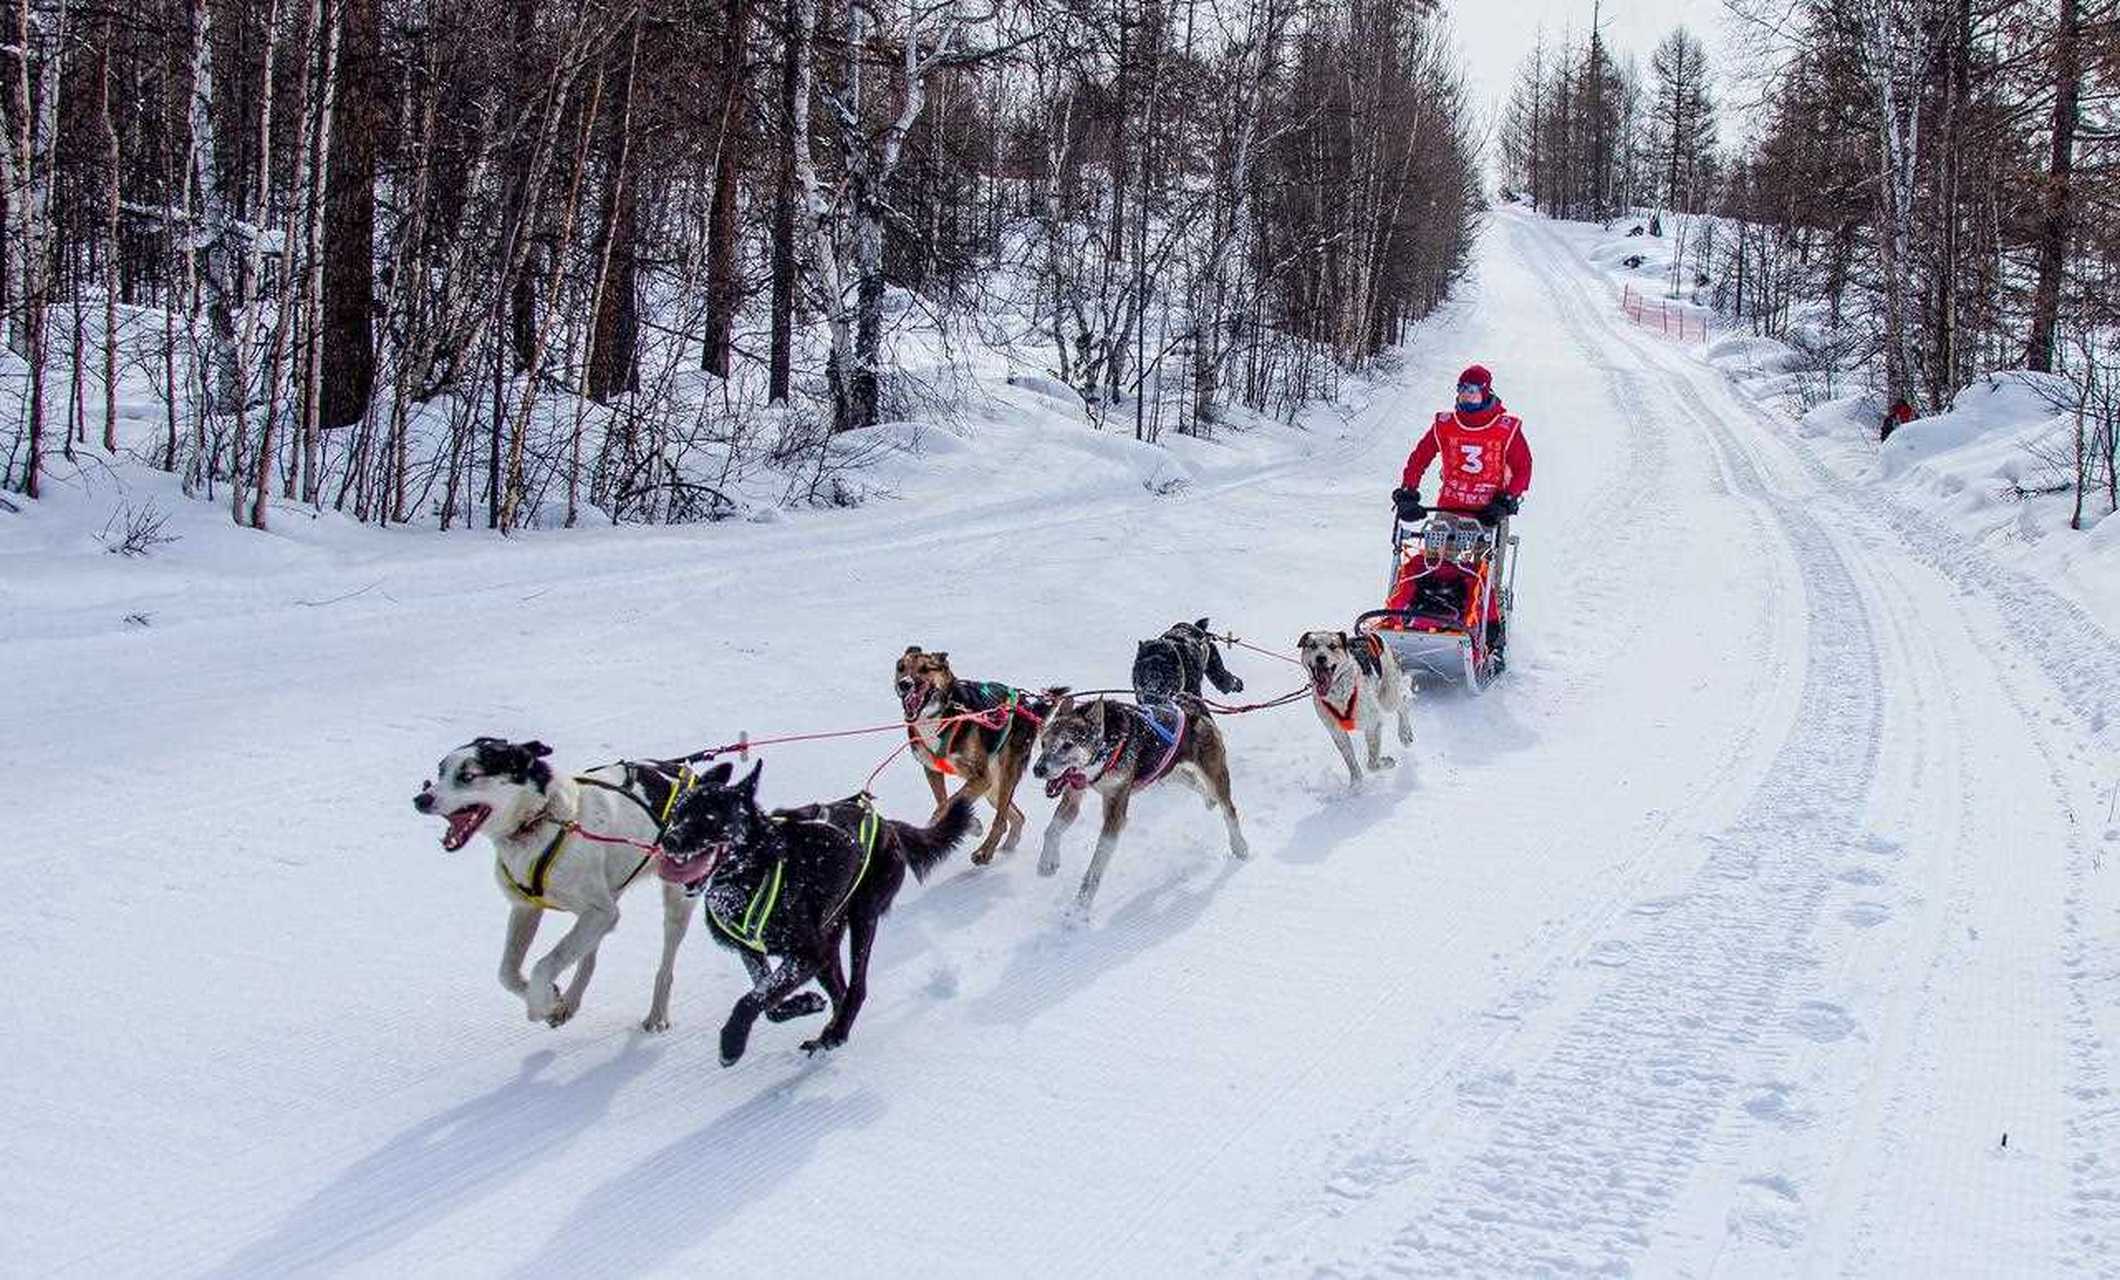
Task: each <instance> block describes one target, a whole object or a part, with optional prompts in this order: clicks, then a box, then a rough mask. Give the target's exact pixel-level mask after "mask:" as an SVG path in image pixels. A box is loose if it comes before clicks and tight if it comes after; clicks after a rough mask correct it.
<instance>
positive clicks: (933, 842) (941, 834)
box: [892, 796, 1000, 880]
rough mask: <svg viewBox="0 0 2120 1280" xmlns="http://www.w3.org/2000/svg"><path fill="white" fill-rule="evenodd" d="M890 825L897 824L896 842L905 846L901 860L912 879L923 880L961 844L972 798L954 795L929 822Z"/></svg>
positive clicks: (968, 828) (968, 826) (967, 828)
mask: <svg viewBox="0 0 2120 1280" xmlns="http://www.w3.org/2000/svg"><path fill="white" fill-rule="evenodd" d="M995 820H996V821H999V820H1000V819H998V818H997V819H995ZM892 825H893V826H896V827H897V828H898V844H899V847H900V848H902V849H904V850H905V864H906V865H907V866H909V867H911V868H912V869H913V877H914V878H915V879H917V880H925V879H927V876H928V872H930V871H932V870H934V869H935V867H936V865H937V864H938V863H940V862H941V861H942V860H943V859H944V858H947V857H949V856H950V851H951V850H953V849H955V848H956V847H957V846H958V845H960V844H963V843H964V838H965V837H966V836H968V835H970V834H971V833H972V800H971V797H970V796H958V797H957V798H956V799H955V800H952V801H950V807H949V808H947V809H944V810H943V811H942V816H941V817H939V818H937V819H935V822H934V824H933V825H932V826H927V827H916V826H913V825H912V824H911V823H893V824H892Z"/></svg>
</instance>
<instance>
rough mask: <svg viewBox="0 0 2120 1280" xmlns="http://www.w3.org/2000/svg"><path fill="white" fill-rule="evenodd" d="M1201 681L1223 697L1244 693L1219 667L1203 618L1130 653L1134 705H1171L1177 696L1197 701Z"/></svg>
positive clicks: (1219, 653)
mask: <svg viewBox="0 0 2120 1280" xmlns="http://www.w3.org/2000/svg"><path fill="white" fill-rule="evenodd" d="M1202 679H1205V680H1207V681H1208V682H1210V683H1212V684H1213V685H1214V687H1215V688H1217V689H1219V690H1221V691H1222V692H1223V693H1242V692H1244V682H1243V681H1242V680H1239V679H1238V678H1237V677H1236V676H1234V675H1231V674H1230V671H1229V668H1228V667H1225V666H1223V665H1222V648H1221V646H1220V645H1218V644H1216V643H1215V638H1214V637H1213V636H1212V635H1210V634H1208V631H1207V619H1205V618H1202V619H1200V620H1199V621H1198V622H1181V623H1179V624H1177V625H1176V626H1174V627H1172V628H1171V629H1170V630H1168V631H1166V632H1164V633H1163V634H1162V635H1160V636H1157V637H1156V638H1155V639H1153V640H1143V641H1142V642H1141V644H1140V646H1139V647H1138V648H1136V649H1135V650H1134V701H1136V702H1138V703H1140V704H1142V705H1143V706H1147V705H1149V704H1151V703H1165V702H1175V701H1177V698H1178V695H1179V694H1181V693H1185V694H1191V695H1192V696H1193V697H1195V698H1197V697H1199V696H1200V685H1201V681H1202Z"/></svg>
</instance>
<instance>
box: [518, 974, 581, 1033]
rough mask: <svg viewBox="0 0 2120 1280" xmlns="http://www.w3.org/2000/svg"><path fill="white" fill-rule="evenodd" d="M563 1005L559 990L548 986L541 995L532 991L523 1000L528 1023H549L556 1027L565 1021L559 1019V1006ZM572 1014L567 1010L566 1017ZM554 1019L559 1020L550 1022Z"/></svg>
mask: <svg viewBox="0 0 2120 1280" xmlns="http://www.w3.org/2000/svg"><path fill="white" fill-rule="evenodd" d="M564 1003H565V1001H563V1000H561V999H560V996H559V988H558V987H555V986H551V985H549V984H548V985H547V986H546V987H545V989H544V991H543V992H542V993H540V992H537V991H535V990H533V991H532V992H531V993H530V994H529V995H528V996H527V997H526V998H525V1000H524V1010H525V1013H526V1014H527V1016H528V1017H529V1019H530V1021H532V1022H543V1023H549V1024H550V1025H552V1026H555V1027H556V1026H558V1025H559V1022H565V1021H566V1020H567V1019H566V1018H565V1017H560V1006H561V1005H562V1004H564ZM573 1012H574V1011H573V1010H572V1009H569V1010H568V1011H567V1014H568V1016H572V1015H573ZM555 1017H558V1018H559V1022H553V1021H552V1019H554V1018H555Z"/></svg>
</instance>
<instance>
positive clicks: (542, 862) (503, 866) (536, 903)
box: [493, 823, 638, 910]
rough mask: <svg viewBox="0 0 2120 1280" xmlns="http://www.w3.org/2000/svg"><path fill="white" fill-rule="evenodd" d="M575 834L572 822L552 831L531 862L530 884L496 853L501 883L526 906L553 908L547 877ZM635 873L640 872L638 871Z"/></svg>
mask: <svg viewBox="0 0 2120 1280" xmlns="http://www.w3.org/2000/svg"><path fill="white" fill-rule="evenodd" d="M573 834H574V826H573V824H572V823H569V824H568V825H566V826H563V827H561V828H560V829H559V830H558V831H555V832H553V833H552V839H551V840H549V841H547V842H546V844H545V847H544V849H543V850H541V851H540V852H539V853H538V855H537V861H536V862H533V863H531V864H530V883H529V884H522V883H519V882H518V881H517V880H516V878H515V877H514V876H512V875H510V874H509V873H508V864H507V863H505V862H503V861H501V859H500V855H499V854H495V855H494V856H493V869H494V870H496V871H498V872H500V873H501V883H503V884H505V885H507V886H508V892H509V893H510V894H512V895H513V896H514V897H515V900H516V901H518V902H520V903H522V904H523V905H524V906H526V907H537V908H540V909H542V910H551V909H552V904H551V903H550V902H547V901H546V900H545V878H546V877H547V876H549V875H550V874H551V873H552V864H553V862H555V861H556V860H558V858H559V851H560V849H561V847H562V846H564V845H565V844H566V843H567V837H568V836H571V835H573ZM635 874H638V873H637V872H636V873H635Z"/></svg>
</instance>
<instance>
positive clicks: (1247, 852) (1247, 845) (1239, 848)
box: [1229, 836, 1251, 862]
mask: <svg viewBox="0 0 2120 1280" xmlns="http://www.w3.org/2000/svg"><path fill="white" fill-rule="evenodd" d="M1229 856H1230V857H1232V858H1235V859H1237V860H1238V861H1240V862H1241V861H1243V860H1244V859H1246V858H1249V857H1250V856H1251V842H1250V841H1248V840H1245V839H1244V838H1243V837H1241V836H1239V837H1238V838H1237V839H1235V840H1232V841H1230V842H1229Z"/></svg>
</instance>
